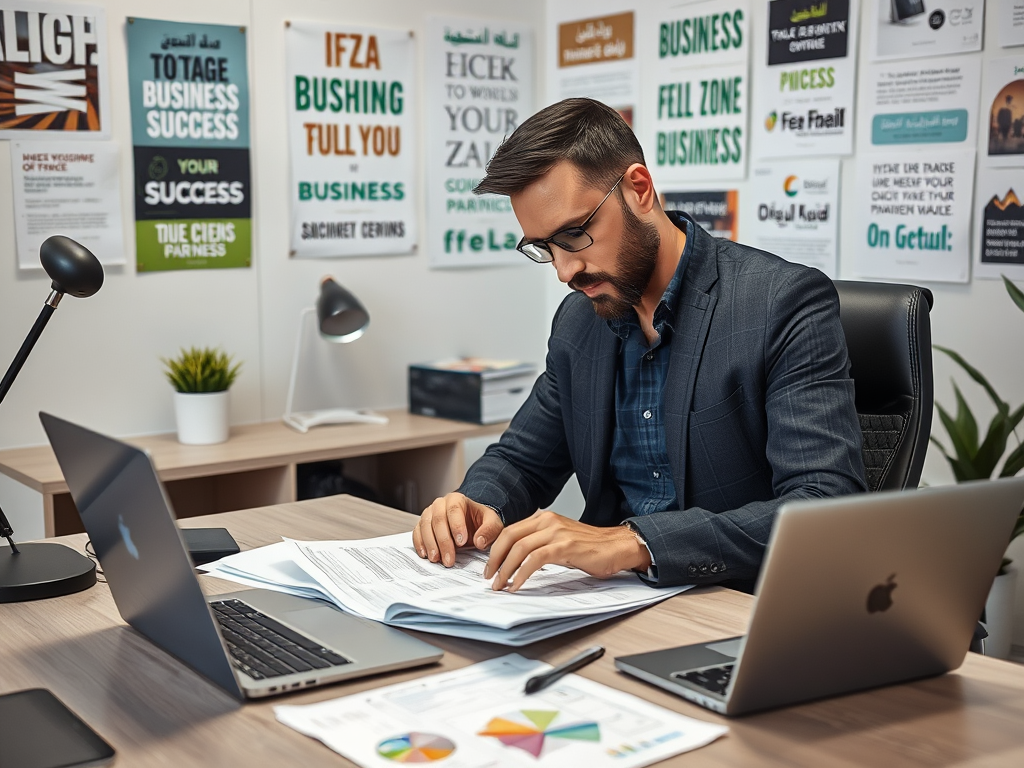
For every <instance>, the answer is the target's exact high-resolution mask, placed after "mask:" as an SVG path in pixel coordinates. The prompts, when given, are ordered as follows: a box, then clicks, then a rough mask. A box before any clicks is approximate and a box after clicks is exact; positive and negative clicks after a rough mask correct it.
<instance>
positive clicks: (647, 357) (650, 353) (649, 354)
mask: <svg viewBox="0 0 1024 768" xmlns="http://www.w3.org/2000/svg"><path fill="white" fill-rule="evenodd" d="M653 359H654V353H653V352H648V353H647V354H646V355H644V360H648V361H650V360H653Z"/></svg>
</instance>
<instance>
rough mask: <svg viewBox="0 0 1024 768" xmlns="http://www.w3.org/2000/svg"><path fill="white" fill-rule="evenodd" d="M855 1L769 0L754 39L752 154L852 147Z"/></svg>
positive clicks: (832, 151) (812, 152)
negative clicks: (764, 22) (762, 29)
mask: <svg viewBox="0 0 1024 768" xmlns="http://www.w3.org/2000/svg"><path fill="white" fill-rule="evenodd" d="M857 13H858V6H857V3H856V0H820V1H819V2H817V3H814V2H810V0H772V1H771V2H770V3H769V4H768V32H767V35H760V36H759V37H758V41H757V42H756V43H755V45H756V47H757V49H758V53H757V55H756V56H755V59H754V61H755V62H756V63H755V66H756V67H757V74H756V80H757V82H758V83H759V86H758V87H757V88H756V89H754V92H753V101H754V106H753V114H754V116H755V117H754V121H753V123H752V125H751V153H752V154H753V156H754V157H757V158H763V157H789V156H800V157H808V156H813V155H849V154H851V153H852V152H853V112H854V82H855V80H856V76H857V30H856V26H857Z"/></svg>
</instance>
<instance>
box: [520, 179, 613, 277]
mask: <svg viewBox="0 0 1024 768" xmlns="http://www.w3.org/2000/svg"><path fill="white" fill-rule="evenodd" d="M624 178H626V173H625V172H623V173H622V175H621V176H619V178H618V179H616V180H615V183H614V184H612V188H611V189H609V190H608V192H607V194H605V196H604V197H603V198H601V202H600V203H598V204H597V208H595V209H594V210H593V211H592V212H591V214H590V215H589V216H587V218H586V219H584V221H583V223H582V224H579V225H577V226H574V227H566V228H565V229H560V230H558V231H557V232H555V234H553V235H551V237H538V238H534V239H533V240H529V239H527V238H526V237H525V236H524V237H523V239H522V240H520V241H519V245H517V246H516V250H517V251H519V252H520V253H521V254H523V255H524V256H526V257H527V258H528V259H530V260H531V261H534V262H536V263H538V264H550V263H551V262H552V261H554V260H555V254H554V252H553V251H552V250H551V246H550V245H548V243H554V244H555V245H557V246H558V247H559V248H561V249H562V250H563V251H567V252H568V253H578V252H579V251H582V250H584V249H586V248H589V247H590V246H592V245H593V244H594V238H593V237H591V235H590V233H589V232H587V227H588V226H590V222H591V221H593V219H594V217H595V216H596V215H597V212H598V211H599V210H601V206H602V205H604V204H605V201H606V200H607V199H608V198H609V197H611V195H612V192H614V191H615V189H616V187H618V186H619V184H621V183H622V180H623V179H624ZM576 229H578V230H580V232H581V235H585V236H586V237H587V239H588V240H590V242H589V243H587V244H586V245H583V246H580V247H579V248H576V247H575V246H571V245H567V244H566V243H560V242H558V238H559V236H560V235H564V234H565V233H567V232H569V231H571V230H576ZM579 236H580V235H576V237H579ZM530 246H532V247H533V248H535V249H537V253H536V254H534V253H531V252H530V251H528V250H526V249H527V248H529V247H530Z"/></svg>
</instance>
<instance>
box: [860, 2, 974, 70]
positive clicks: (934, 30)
mask: <svg viewBox="0 0 1024 768" xmlns="http://www.w3.org/2000/svg"><path fill="white" fill-rule="evenodd" d="M868 2H874V3H875V7H876V11H875V14H874V24H873V25H872V34H873V35H874V40H873V43H872V50H873V51H874V55H875V58H876V59H912V58H915V57H918V56H942V55H945V54H950V53H968V52H970V51H980V50H981V36H982V32H983V30H984V27H985V0H868Z"/></svg>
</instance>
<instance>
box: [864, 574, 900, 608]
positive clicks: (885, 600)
mask: <svg viewBox="0 0 1024 768" xmlns="http://www.w3.org/2000/svg"><path fill="white" fill-rule="evenodd" d="M895 578H896V574H895V573H893V574H890V576H889V578H888V579H886V580H885V584H879V585H878V586H877V587H875V588H874V589H872V590H871V591H870V592H868V613H878V612H880V611H887V610H889V608H890V607H891V606H892V591H893V590H894V589H896V582H895V581H893V579H895Z"/></svg>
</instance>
